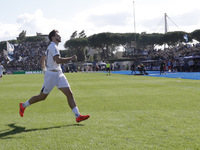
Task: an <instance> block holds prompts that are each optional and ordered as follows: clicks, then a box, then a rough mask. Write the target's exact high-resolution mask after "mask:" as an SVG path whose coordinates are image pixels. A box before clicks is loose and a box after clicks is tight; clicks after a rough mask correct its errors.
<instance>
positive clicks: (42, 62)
mask: <svg viewBox="0 0 200 150" xmlns="http://www.w3.org/2000/svg"><path fill="white" fill-rule="evenodd" d="M45 60H46V55H43V56H42V57H41V58H40V64H41V67H42V70H43V71H46V66H45Z"/></svg>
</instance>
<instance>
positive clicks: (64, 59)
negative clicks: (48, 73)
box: [53, 55, 77, 64]
mask: <svg viewBox="0 0 200 150" xmlns="http://www.w3.org/2000/svg"><path fill="white" fill-rule="evenodd" d="M53 59H54V60H55V62H56V63H57V64H62V63H67V62H69V61H70V60H71V61H76V60H77V56H76V55H73V56H72V57H60V56H59V55H56V56H54V57H53Z"/></svg>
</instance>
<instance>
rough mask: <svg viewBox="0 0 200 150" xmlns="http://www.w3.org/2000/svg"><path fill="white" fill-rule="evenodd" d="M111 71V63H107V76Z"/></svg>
mask: <svg viewBox="0 0 200 150" xmlns="http://www.w3.org/2000/svg"><path fill="white" fill-rule="evenodd" d="M110 70H111V68H110V63H109V62H107V63H106V71H107V74H106V75H110Z"/></svg>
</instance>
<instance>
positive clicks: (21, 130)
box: [0, 123, 84, 139]
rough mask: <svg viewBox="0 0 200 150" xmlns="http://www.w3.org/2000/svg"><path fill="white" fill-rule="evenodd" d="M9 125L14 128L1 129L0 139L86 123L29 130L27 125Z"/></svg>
mask: <svg viewBox="0 0 200 150" xmlns="http://www.w3.org/2000/svg"><path fill="white" fill-rule="evenodd" d="M7 126H9V127H10V128H12V129H11V130H9V129H6V130H3V131H0V139H12V138H13V137H9V136H11V135H15V134H20V133H25V132H33V131H45V130H50V129H56V128H62V127H71V126H84V125H83V124H69V125H63V126H54V127H48V128H38V129H28V130H26V128H25V127H20V126H16V125H15V123H12V124H8V125H7ZM5 131H6V132H5ZM1 132H3V133H1Z"/></svg>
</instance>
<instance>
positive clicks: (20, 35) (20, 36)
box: [17, 30, 26, 41]
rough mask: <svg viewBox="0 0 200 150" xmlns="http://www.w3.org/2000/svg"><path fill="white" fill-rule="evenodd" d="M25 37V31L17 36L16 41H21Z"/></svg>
mask: <svg viewBox="0 0 200 150" xmlns="http://www.w3.org/2000/svg"><path fill="white" fill-rule="evenodd" d="M25 37H26V31H24V30H23V31H22V32H21V33H20V34H19V37H18V39H17V40H21V41H22V40H23V39H24V38H25Z"/></svg>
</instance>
